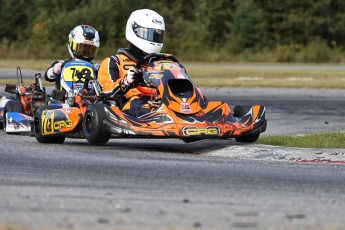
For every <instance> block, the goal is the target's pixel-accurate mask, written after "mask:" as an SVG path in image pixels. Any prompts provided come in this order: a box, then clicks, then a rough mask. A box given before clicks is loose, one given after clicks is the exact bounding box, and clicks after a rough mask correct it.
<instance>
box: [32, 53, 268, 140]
mask: <svg viewBox="0 0 345 230" xmlns="http://www.w3.org/2000/svg"><path fill="white" fill-rule="evenodd" d="M143 63H148V64H147V67H146V68H145V71H144V72H143V75H142V79H141V83H140V84H141V86H145V87H151V88H155V89H156V92H157V95H155V96H153V97H152V100H151V101H150V103H151V104H152V105H155V109H154V110H153V111H151V112H148V113H147V114H144V115H141V116H139V117H133V116H131V115H128V114H127V113H126V112H123V111H121V109H120V108H119V107H118V106H116V105H112V104H111V103H93V104H89V105H88V106H87V109H86V110H85V113H84V114H83V116H80V114H81V112H80V111H76V110H74V109H67V110H62V109H59V110H50V111H47V112H45V113H39V114H38V115H37V116H36V119H35V127H36V128H35V130H36V138H37V136H39V138H41V141H40V140H39V139H38V141H40V142H44V143H47V142H49V141H42V138H43V139H44V138H46V139H47V140H48V139H49V140H56V139H54V138H53V137H59V136H60V137H61V136H64V135H65V134H66V133H71V132H75V131H79V129H81V127H82V129H83V133H84V135H85V137H86V139H87V140H88V141H89V142H90V143H92V144H101V143H106V142H108V140H109V139H110V138H112V137H113V138H116V137H145V138H179V139H182V140H184V141H185V142H192V141H196V140H201V139H211V138H220V139H226V138H235V139H236V141H238V142H254V141H256V140H257V139H258V137H259V135H260V133H262V132H264V131H265V130H266V125H267V121H266V119H265V107H263V106H259V105H255V106H251V108H250V109H249V110H244V108H243V107H242V106H235V108H234V110H233V111H232V110H231V109H230V107H229V105H228V104H227V103H224V102H222V101H207V100H206V98H205V97H204V96H203V94H202V92H201V90H200V88H198V87H197V86H196V85H195V84H194V83H193V81H192V80H191V79H190V78H189V77H188V76H187V74H186V72H185V71H184V70H183V69H182V68H181V66H180V65H179V62H178V60H177V59H176V58H175V57H174V56H172V55H170V54H149V55H147V56H146V57H145V58H144V59H143V60H142V61H141V62H140V63H138V65H137V66H136V67H137V68H138V69H139V68H140V66H141V65H142V64H143ZM81 117H83V118H81ZM37 133H38V134H39V135H37ZM62 142H63V141H62ZM62 142H61V143H62Z"/></svg>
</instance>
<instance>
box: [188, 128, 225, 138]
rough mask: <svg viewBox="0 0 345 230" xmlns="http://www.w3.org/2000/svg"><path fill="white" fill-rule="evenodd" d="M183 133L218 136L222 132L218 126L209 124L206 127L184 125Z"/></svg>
mask: <svg viewBox="0 0 345 230" xmlns="http://www.w3.org/2000/svg"><path fill="white" fill-rule="evenodd" d="M182 133H183V135H184V136H202V135H212V136H216V135H219V134H220V129H219V127H217V126H209V127H206V128H199V127H184V128H183V129H182Z"/></svg>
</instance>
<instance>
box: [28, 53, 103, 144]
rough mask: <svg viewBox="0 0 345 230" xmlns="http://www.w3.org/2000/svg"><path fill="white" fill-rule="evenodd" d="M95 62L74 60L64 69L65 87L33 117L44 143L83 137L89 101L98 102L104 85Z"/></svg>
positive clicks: (50, 96) (37, 137) (39, 137)
mask: <svg viewBox="0 0 345 230" xmlns="http://www.w3.org/2000/svg"><path fill="white" fill-rule="evenodd" d="M95 76H96V75H95V71H94V68H93V65H92V64H91V63H89V62H86V61H83V60H79V59H76V60H72V61H70V62H68V63H67V64H65V65H64V67H63V69H62V70H61V88H60V89H59V90H53V92H52V94H51V95H49V99H48V101H49V103H48V105H45V106H41V107H40V108H39V109H38V110H37V111H36V113H35V115H34V118H33V131H34V133H33V134H32V135H34V136H35V137H36V140H37V141H38V142H40V143H63V142H64V141H65V137H66V136H68V137H78V138H80V137H83V135H82V121H83V116H84V113H85V110H86V108H87V106H88V105H89V104H92V103H94V102H95V100H96V98H97V97H99V95H100V93H101V88H100V86H99V84H98V82H97V81H95V80H94V78H95Z"/></svg>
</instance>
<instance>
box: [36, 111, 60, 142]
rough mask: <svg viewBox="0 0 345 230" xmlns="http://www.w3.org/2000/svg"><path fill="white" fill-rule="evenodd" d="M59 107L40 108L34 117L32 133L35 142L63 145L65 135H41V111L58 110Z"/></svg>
mask: <svg viewBox="0 0 345 230" xmlns="http://www.w3.org/2000/svg"><path fill="white" fill-rule="evenodd" d="M60 108H61V107H60V106H51V105H44V106H41V107H40V108H39V109H38V110H37V111H36V113H35V115H34V132H35V137H36V140H37V141H38V142H39V143H42V144H63V143H64V141H65V138H66V136H65V135H57V136H56V135H49V136H46V135H42V112H43V110H50V109H60Z"/></svg>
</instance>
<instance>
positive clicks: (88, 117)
mask: <svg viewBox="0 0 345 230" xmlns="http://www.w3.org/2000/svg"><path fill="white" fill-rule="evenodd" d="M85 127H86V132H87V133H89V134H90V133H91V132H92V129H93V124H92V118H91V115H90V114H86V116H85Z"/></svg>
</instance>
